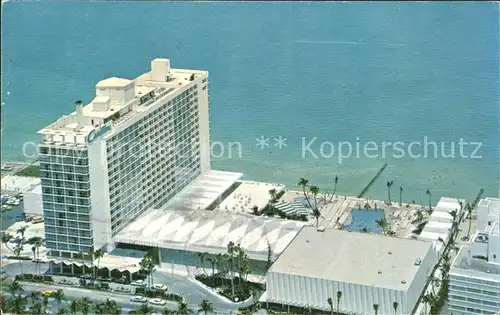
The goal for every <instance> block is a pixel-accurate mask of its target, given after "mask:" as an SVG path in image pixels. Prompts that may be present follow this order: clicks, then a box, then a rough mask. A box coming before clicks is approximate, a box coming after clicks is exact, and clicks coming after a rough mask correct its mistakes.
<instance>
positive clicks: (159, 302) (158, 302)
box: [149, 299, 167, 306]
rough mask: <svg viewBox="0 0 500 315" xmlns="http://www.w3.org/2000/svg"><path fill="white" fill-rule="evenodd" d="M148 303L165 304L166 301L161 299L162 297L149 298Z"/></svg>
mask: <svg viewBox="0 0 500 315" xmlns="http://www.w3.org/2000/svg"><path fill="white" fill-rule="evenodd" d="M149 303H151V304H153V305H162V306H163V305H165V304H167V302H165V300H162V299H151V300H149Z"/></svg>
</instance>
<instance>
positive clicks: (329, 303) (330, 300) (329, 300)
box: [326, 298, 333, 315]
mask: <svg viewBox="0 0 500 315" xmlns="http://www.w3.org/2000/svg"><path fill="white" fill-rule="evenodd" d="M326 301H327V302H328V305H330V312H331V313H332V315H333V301H332V298H328V299H327V300H326Z"/></svg>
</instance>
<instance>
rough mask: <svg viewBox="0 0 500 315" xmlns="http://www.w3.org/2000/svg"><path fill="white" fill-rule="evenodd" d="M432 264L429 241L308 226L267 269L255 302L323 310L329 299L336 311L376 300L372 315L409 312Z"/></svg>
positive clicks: (362, 310)
mask: <svg viewBox="0 0 500 315" xmlns="http://www.w3.org/2000/svg"><path fill="white" fill-rule="evenodd" d="M436 262H437V255H436V252H435V251H434V250H433V245H432V243H430V242H424V241H420V240H413V239H403V238H397V237H389V236H384V235H377V234H370V233H356V232H347V231H341V230H334V229H326V230H325V229H316V228H314V227H310V226H308V227H304V228H302V230H301V231H300V232H299V233H298V234H297V236H296V238H295V239H294V240H293V241H292V242H291V243H290V245H289V246H288V247H287V248H286V249H285V250H284V252H283V253H282V254H281V256H280V257H279V258H278V259H277V260H276V262H275V263H274V264H273V266H272V267H271V268H270V270H269V272H268V274H267V279H266V287H267V291H266V292H265V293H264V296H263V298H262V299H261V301H265V302H267V303H271V304H283V305H291V306H294V307H301V308H309V307H310V308H312V309H316V310H324V311H329V310H330V305H329V304H328V302H327V301H328V298H331V299H332V300H333V304H334V305H333V307H334V309H335V310H336V309H337V307H338V308H339V310H340V312H341V313H348V314H349V313H358V314H373V312H374V311H373V305H374V304H377V305H378V314H395V313H396V314H411V313H413V311H414V309H415V307H416V305H417V302H418V300H419V297H420V295H421V294H422V292H423V290H424V288H425V285H426V283H427V277H428V276H429V275H430V274H431V272H432V270H433V267H434V266H435V264H436ZM338 291H340V292H342V297H341V299H340V305H337V297H336V296H337V292H338ZM394 302H397V304H398V307H397V311H396V312H395V311H394V308H393V305H394Z"/></svg>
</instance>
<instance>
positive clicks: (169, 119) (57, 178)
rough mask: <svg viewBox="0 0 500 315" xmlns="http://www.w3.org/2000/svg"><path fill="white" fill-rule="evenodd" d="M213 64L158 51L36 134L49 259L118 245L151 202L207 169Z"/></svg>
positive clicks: (155, 204) (154, 204)
mask: <svg viewBox="0 0 500 315" xmlns="http://www.w3.org/2000/svg"><path fill="white" fill-rule="evenodd" d="M207 80H208V72H207V71H201V70H185V69H174V68H171V67H170V60H169V59H154V60H153V61H152V62H151V69H150V71H148V72H146V73H144V74H142V75H140V76H139V77H137V78H135V79H133V80H129V79H124V78H116V77H113V78H108V79H105V80H102V81H100V82H98V83H97V84H96V86H95V88H96V95H95V97H94V98H93V100H92V101H90V102H89V103H88V104H86V105H85V104H83V103H82V102H80V101H78V102H76V107H75V111H74V112H73V113H71V114H69V115H65V116H62V117H61V118H59V119H57V120H56V121H55V122H54V123H52V124H50V125H49V126H47V127H45V128H43V129H42V130H40V131H39V132H38V133H39V134H41V135H42V136H43V141H42V143H41V144H40V147H39V151H40V168H41V185H42V199H43V214H44V217H45V238H46V247H47V248H48V249H49V250H50V256H51V257H63V258H72V257H73V256H74V254H76V253H79V252H84V253H85V252H87V250H88V249H89V248H90V247H91V246H94V248H95V249H97V248H102V247H105V246H107V247H113V241H112V238H113V236H114V235H116V234H117V233H118V232H119V231H120V230H121V229H123V228H124V227H125V226H126V225H127V224H129V223H130V222H132V221H133V220H134V219H135V218H136V217H138V216H139V215H141V214H142V213H143V212H144V211H145V210H147V209H150V208H155V207H159V206H161V205H163V204H166V203H168V202H169V200H172V199H173V198H174V197H175V196H176V195H178V194H179V193H180V192H181V191H182V190H183V189H184V188H185V187H186V186H188V185H189V184H191V183H192V182H194V181H195V180H196V179H197V178H199V177H200V176H201V175H202V174H208V173H210V171H211V170H210V135H209V132H210V130H209V94H208V82H207Z"/></svg>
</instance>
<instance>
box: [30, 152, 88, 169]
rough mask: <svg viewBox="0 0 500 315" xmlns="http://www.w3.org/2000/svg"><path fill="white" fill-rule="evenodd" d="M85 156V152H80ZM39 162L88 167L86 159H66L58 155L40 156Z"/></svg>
mask: <svg viewBox="0 0 500 315" xmlns="http://www.w3.org/2000/svg"><path fill="white" fill-rule="evenodd" d="M82 152H85V154H87V151H82ZM40 162H47V163H52V164H57V165H64V166H66V165H70V166H71V165H80V166H84V165H88V164H89V160H88V157H87V156H85V157H66V156H60V155H40Z"/></svg>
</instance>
